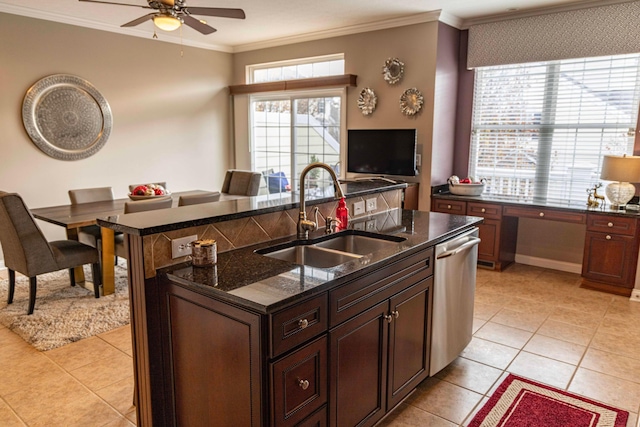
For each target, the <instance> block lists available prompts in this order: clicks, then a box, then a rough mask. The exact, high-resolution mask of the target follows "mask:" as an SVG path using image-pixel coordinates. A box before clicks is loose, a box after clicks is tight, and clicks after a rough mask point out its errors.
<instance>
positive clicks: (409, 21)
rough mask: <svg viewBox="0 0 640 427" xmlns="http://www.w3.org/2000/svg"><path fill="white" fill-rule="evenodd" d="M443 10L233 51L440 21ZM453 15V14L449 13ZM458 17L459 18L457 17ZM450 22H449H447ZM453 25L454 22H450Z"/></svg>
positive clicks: (334, 29)
mask: <svg viewBox="0 0 640 427" xmlns="http://www.w3.org/2000/svg"><path fill="white" fill-rule="evenodd" d="M440 16H441V11H440V10H436V11H432V12H423V13H416V14H413V15H408V16H403V17H400V18H394V19H386V20H384V21H376V22H370V23H366V24H357V25H350V26H348V27H341V28H333V29H330V30H324V31H316V32H312V33H306V34H299V35H295V36H291V37H282V38H277V39H272V40H265V41H261V42H256V43H247V44H242V45H236V46H234V47H233V53H239V52H247V51H250V50H258V49H266V48H270V47H278V46H284V45H288V44H294V43H302V42H308V41H314V40H322V39H328V38H331V37H340V36H348V35H351V34H358V33H366V32H369V31H376V30H385V29H388V28H395V27H403V26H405V25H414V24H423V23H425V22H433V21H438V20H439V19H440ZM448 16H449V17H453V15H448ZM456 19H457V18H456ZM447 23H448V22H447ZM449 25H452V24H449Z"/></svg>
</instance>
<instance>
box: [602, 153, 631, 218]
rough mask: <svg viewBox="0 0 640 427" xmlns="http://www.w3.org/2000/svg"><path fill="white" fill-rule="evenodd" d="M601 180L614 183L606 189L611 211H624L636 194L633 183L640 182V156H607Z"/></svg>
mask: <svg viewBox="0 0 640 427" xmlns="http://www.w3.org/2000/svg"><path fill="white" fill-rule="evenodd" d="M600 179H603V180H605V181H614V182H611V183H610V184H609V185H607V188H605V194H606V196H607V198H608V199H609V201H610V202H611V209H624V207H625V205H626V204H627V203H629V200H631V199H632V198H633V196H634V195H635V194H636V187H635V186H634V185H633V184H631V183H632V182H640V156H627V155H623V156H611V155H605V156H604V158H603V161H602V172H600Z"/></svg>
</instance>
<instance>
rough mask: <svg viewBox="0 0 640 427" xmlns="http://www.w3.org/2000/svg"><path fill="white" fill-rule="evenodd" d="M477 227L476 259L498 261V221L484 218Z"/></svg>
mask: <svg viewBox="0 0 640 427" xmlns="http://www.w3.org/2000/svg"><path fill="white" fill-rule="evenodd" d="M477 227H478V231H479V233H480V234H479V237H480V244H479V245H478V259H479V260H481V261H498V260H499V259H500V221H499V220H496V219H485V220H484V222H483V223H482V224H478V225H477Z"/></svg>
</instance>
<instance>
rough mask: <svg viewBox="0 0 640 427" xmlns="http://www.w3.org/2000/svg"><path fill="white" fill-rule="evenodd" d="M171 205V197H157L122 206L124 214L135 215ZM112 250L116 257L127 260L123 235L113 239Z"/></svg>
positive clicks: (126, 203) (127, 255)
mask: <svg viewBox="0 0 640 427" xmlns="http://www.w3.org/2000/svg"><path fill="white" fill-rule="evenodd" d="M172 204H173V199H171V197H159V198H158V199H150V200H139V201H136V202H125V204H124V213H125V214H130V213H136V212H145V211H153V210H156V209H167V208H170V207H171V205H172ZM113 250H114V252H115V254H116V256H119V257H122V258H128V257H129V254H128V253H127V252H128V251H127V244H126V242H125V240H124V235H122V234H121V235H117V236H116V237H115V244H114V247H113Z"/></svg>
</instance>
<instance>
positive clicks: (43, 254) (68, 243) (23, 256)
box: [0, 191, 102, 314]
mask: <svg viewBox="0 0 640 427" xmlns="http://www.w3.org/2000/svg"><path fill="white" fill-rule="evenodd" d="M0 244H1V245H2V252H3V253H4V264H5V266H6V267H7V269H8V270H9V295H8V297H7V304H11V303H12V302H13V295H14V291H15V286H16V271H17V272H18V273H21V274H23V275H25V276H27V277H28V278H29V308H28V311H27V314H32V313H33V309H34V307H35V302H36V291H37V276H38V275H40V274H45V273H52V272H54V271H58V270H64V269H68V270H69V276H70V280H71V286H75V284H76V282H75V274H74V270H73V269H74V268H75V267H80V266H82V265H85V264H91V265H92V278H93V289H94V294H95V297H96V298H100V285H101V284H102V283H101V282H102V275H101V273H100V264H99V259H100V258H99V254H98V250H97V249H96V248H92V247H91V246H88V245H85V244H83V243H80V242H78V241H75V240H56V241H52V242H48V241H47V239H46V238H45V237H44V234H43V233H42V231H41V230H40V227H38V224H37V223H36V221H35V219H34V218H33V215H31V212H30V211H29V209H28V208H27V206H26V205H25V203H24V201H23V200H22V197H20V196H19V195H18V194H16V193H6V192H4V191H0Z"/></svg>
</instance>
